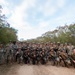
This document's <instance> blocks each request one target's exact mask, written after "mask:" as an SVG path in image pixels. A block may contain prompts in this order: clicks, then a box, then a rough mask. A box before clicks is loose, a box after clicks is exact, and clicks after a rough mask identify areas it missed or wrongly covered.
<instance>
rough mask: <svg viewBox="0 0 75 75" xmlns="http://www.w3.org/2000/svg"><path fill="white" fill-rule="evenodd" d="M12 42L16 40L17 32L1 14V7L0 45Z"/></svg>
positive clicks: (0, 10)
mask: <svg viewBox="0 0 75 75" xmlns="http://www.w3.org/2000/svg"><path fill="white" fill-rule="evenodd" d="M14 40H17V30H16V29H14V28H12V27H10V24H9V23H8V22H7V21H6V17H5V15H4V14H2V7H1V6H0V43H3V44H7V43H8V42H9V41H14Z"/></svg>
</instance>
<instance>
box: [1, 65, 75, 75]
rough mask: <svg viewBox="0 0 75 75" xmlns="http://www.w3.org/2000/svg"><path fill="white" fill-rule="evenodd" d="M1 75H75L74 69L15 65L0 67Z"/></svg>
mask: <svg viewBox="0 0 75 75" xmlns="http://www.w3.org/2000/svg"><path fill="white" fill-rule="evenodd" d="M3 70H5V71H3ZM0 75H75V69H74V68H65V67H55V66H51V65H25V64H23V65H14V66H11V67H9V66H4V68H1V67H0Z"/></svg>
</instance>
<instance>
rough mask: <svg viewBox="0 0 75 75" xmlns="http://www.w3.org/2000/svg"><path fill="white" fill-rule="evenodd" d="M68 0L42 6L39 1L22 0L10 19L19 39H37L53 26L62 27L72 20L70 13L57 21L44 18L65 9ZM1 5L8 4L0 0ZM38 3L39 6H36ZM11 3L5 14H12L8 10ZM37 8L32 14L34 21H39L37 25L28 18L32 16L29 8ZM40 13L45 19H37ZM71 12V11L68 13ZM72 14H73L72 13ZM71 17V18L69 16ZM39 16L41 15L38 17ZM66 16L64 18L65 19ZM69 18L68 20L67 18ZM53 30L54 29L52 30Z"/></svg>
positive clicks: (57, 0) (50, 1) (48, 1)
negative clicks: (28, 11) (68, 20)
mask: <svg viewBox="0 0 75 75" xmlns="http://www.w3.org/2000/svg"><path fill="white" fill-rule="evenodd" d="M54 1H55V2H54ZM65 2H66V0H46V2H45V3H44V4H43V5H42V4H41V3H40V5H39V3H38V0H22V2H21V3H20V4H19V5H18V6H16V7H15V9H13V8H12V9H11V13H12V14H11V16H10V17H9V19H8V21H9V23H10V24H11V25H12V27H14V28H16V29H18V38H19V40H20V39H21V38H24V39H30V38H36V37H37V36H41V34H43V33H45V32H46V31H48V30H50V29H51V28H53V27H55V26H53V25H55V24H56V25H60V24H63V23H65V22H67V18H68V17H69V18H70V16H71V15H70V13H69V14H68V15H66V14H67V13H66V14H65V13H64V14H65V16H64V14H63V15H62V16H59V17H58V18H57V17H56V18H55V19H54V18H53V19H48V20H47V21H46V20H44V18H47V17H48V16H49V17H50V16H53V15H55V13H56V12H57V11H58V10H59V9H62V8H64V5H65ZM0 3H3V4H6V0H0ZM36 3H38V5H37V4H36ZM9 5H10V3H8V2H7V5H5V6H6V7H5V10H4V12H5V13H8V14H9V12H10V9H9V8H7V6H9ZM31 7H32V8H35V9H34V10H35V11H33V12H32V13H33V14H32V18H31V19H33V20H32V21H33V22H34V21H38V23H37V24H36V25H34V24H33V22H32V23H29V22H28V21H27V18H28V17H29V16H30V15H31V14H29V13H27V10H28V9H29V8H31ZM38 12H41V13H42V14H43V17H41V18H39V19H38V18H37V17H35V16H36V14H37V13H38ZM68 12H69V11H68ZM71 14H72V13H71ZM69 15H70V16H69ZM38 16H39V15H38ZM63 16H64V17H63ZM65 17H67V18H65ZM51 30H52V29H51Z"/></svg>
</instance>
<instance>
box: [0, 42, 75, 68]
mask: <svg viewBox="0 0 75 75" xmlns="http://www.w3.org/2000/svg"><path fill="white" fill-rule="evenodd" d="M15 62H17V63H19V64H20V63H25V64H33V65H36V64H47V63H50V64H51V65H56V66H58V65H59V66H62V65H64V66H66V67H69V66H73V67H75V47H74V45H72V44H70V43H69V44H67V43H65V44H61V43H60V42H58V43H55V42H54V43H51V42H49V43H27V42H16V41H13V42H10V43H9V44H8V45H7V46H3V45H2V44H1V45H0V64H4V63H6V64H9V63H15Z"/></svg>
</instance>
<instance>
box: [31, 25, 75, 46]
mask: <svg viewBox="0 0 75 75" xmlns="http://www.w3.org/2000/svg"><path fill="white" fill-rule="evenodd" d="M35 40H38V42H39V40H40V41H42V42H61V43H72V44H74V45H75V41H74V40H75V24H71V25H65V26H61V27H58V28H57V29H55V30H53V31H48V32H46V33H45V34H43V35H42V36H41V37H40V38H39V37H38V38H36V39H35ZM32 41H33V40H32Z"/></svg>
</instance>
